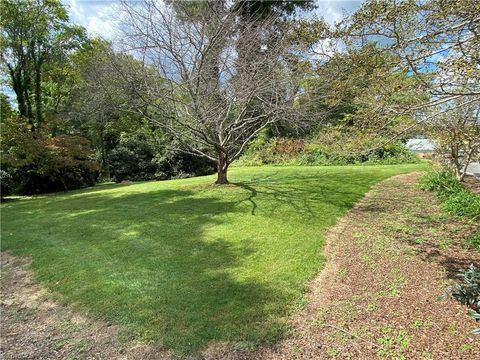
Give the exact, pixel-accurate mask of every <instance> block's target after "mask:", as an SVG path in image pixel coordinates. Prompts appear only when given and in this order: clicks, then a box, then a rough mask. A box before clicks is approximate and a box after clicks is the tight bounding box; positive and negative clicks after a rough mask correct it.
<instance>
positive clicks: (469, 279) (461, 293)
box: [439, 264, 480, 335]
mask: <svg viewBox="0 0 480 360" xmlns="http://www.w3.org/2000/svg"><path fill="white" fill-rule="evenodd" d="M458 277H459V278H460V282H459V283H457V284H455V285H453V286H450V287H449V288H448V289H447V290H446V291H445V293H444V294H443V295H442V296H440V298H439V299H440V300H444V299H447V298H453V299H454V300H456V301H458V302H459V303H460V304H462V305H466V306H467V307H468V308H469V309H470V315H471V316H472V317H474V318H475V319H477V321H478V320H479V319H480V271H479V270H478V269H477V268H476V267H475V266H473V264H472V265H470V267H469V268H468V269H467V270H461V271H460V272H459V274H458ZM473 333H474V334H476V335H480V328H479V329H475V330H473Z"/></svg>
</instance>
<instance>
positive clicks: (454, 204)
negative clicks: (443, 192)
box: [442, 189, 480, 220]
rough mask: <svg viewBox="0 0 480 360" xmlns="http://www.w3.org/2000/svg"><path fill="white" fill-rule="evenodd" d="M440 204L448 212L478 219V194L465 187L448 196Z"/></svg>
mask: <svg viewBox="0 0 480 360" xmlns="http://www.w3.org/2000/svg"><path fill="white" fill-rule="evenodd" d="M442 206H443V208H444V209H445V210H446V211H447V212H449V213H450V214H454V215H457V216H463V217H467V218H470V219H474V220H476V219H480V196H478V195H477V194H474V193H472V192H471V191H469V190H467V189H464V190H461V191H458V192H456V193H453V194H452V195H450V196H448V197H447V198H446V199H445V201H444V202H443V203H442Z"/></svg>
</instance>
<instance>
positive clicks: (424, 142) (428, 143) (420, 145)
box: [405, 139, 435, 152]
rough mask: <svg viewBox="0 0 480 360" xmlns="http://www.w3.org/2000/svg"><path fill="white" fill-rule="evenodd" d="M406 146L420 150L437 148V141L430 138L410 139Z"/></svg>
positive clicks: (413, 149)
mask: <svg viewBox="0 0 480 360" xmlns="http://www.w3.org/2000/svg"><path fill="white" fill-rule="evenodd" d="M405 146H406V147H407V148H409V149H410V150H412V151H418V152H422V151H433V150H435V143H434V142H433V140H430V139H408V140H407V143H406V144H405Z"/></svg>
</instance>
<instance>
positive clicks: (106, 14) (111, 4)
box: [62, 0, 362, 39]
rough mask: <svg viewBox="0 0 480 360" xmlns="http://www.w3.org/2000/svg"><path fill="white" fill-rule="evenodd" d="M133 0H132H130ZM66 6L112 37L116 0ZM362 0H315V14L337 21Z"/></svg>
mask: <svg viewBox="0 0 480 360" xmlns="http://www.w3.org/2000/svg"><path fill="white" fill-rule="evenodd" d="M132 1H134V0H132ZM62 2H63V3H64V4H65V5H66V7H67V8H68V11H69V14H70V21H71V22H73V23H76V24H80V25H82V26H84V27H85V28H86V29H87V31H88V33H89V34H90V35H92V36H101V37H104V38H106V39H113V37H114V34H115V27H116V24H115V22H116V20H115V19H116V18H118V9H116V7H117V6H118V3H119V2H118V1H117V0H62ZM361 3H362V0H336V1H335V0H317V5H318V8H317V9H316V14H317V15H320V16H323V17H324V19H325V20H326V21H327V22H329V23H330V24H332V25H333V24H334V23H335V22H336V21H339V20H340V19H341V18H342V16H343V14H344V13H345V12H346V13H352V12H353V11H355V10H356V9H357V8H358V7H359V6H360V4H361Z"/></svg>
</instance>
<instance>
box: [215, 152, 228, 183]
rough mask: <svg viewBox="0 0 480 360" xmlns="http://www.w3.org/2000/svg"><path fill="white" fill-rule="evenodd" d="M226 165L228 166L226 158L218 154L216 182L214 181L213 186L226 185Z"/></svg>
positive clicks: (221, 153) (222, 154)
mask: <svg viewBox="0 0 480 360" xmlns="http://www.w3.org/2000/svg"><path fill="white" fill-rule="evenodd" d="M228 165H229V164H228V161H227V156H226V155H225V154H224V153H223V152H220V153H219V154H218V164H217V181H215V184H217V185H225V184H228V179H227V170H228Z"/></svg>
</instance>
